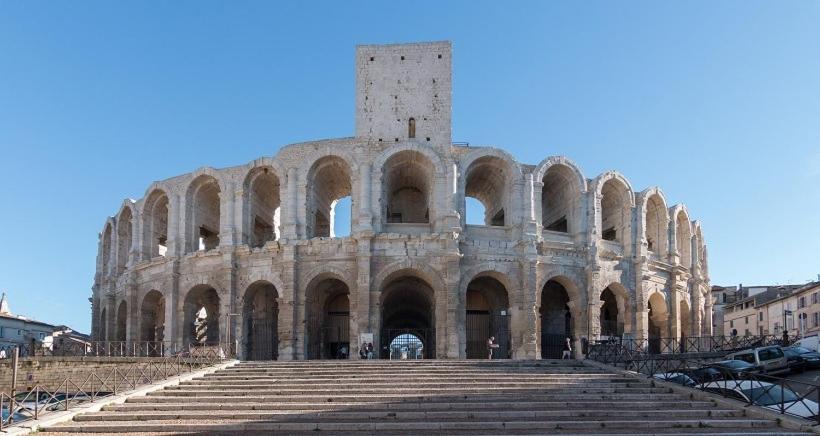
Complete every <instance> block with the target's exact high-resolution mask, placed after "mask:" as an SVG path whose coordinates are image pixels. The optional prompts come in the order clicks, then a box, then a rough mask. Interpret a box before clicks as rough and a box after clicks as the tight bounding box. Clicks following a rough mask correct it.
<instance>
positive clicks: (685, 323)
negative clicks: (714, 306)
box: [680, 300, 695, 344]
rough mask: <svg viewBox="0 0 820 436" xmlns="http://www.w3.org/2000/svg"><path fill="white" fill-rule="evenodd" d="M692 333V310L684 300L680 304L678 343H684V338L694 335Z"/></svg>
mask: <svg viewBox="0 0 820 436" xmlns="http://www.w3.org/2000/svg"><path fill="white" fill-rule="evenodd" d="M694 334H695V333H693V332H692V310H691V309H690V308H689V303H687V302H686V300H681V302H680V342H681V344H685V343H686V338H687V337H689V336H690V335H694Z"/></svg>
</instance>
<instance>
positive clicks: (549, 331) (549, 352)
mask: <svg viewBox="0 0 820 436" xmlns="http://www.w3.org/2000/svg"><path fill="white" fill-rule="evenodd" d="M580 298H581V292H580V291H579V289H578V287H577V286H576V285H575V283H573V282H572V280H571V279H570V278H569V277H567V276H563V275H553V276H551V277H549V278H548V279H547V280H545V281H544V283H543V284H542V286H541V288H540V290H539V292H538V293H537V296H536V305H537V306H538V332H540V337H539V338H538V340H539V342H540V347H539V348H540V350H541V356H540V357H541V358H542V359H558V358H560V357H562V355H563V348H564V342H565V341H566V338H570V340H572V341H573V342H574V343H575V344H577V343H578V342H579V340H580V338H579V333H580V331H581V329H580V328H579V323H580V321H581V316H580V315H581V313H580V312H579V311H580V309H581V301H580ZM573 347H574V348H577V346H575V345H574V346H573Z"/></svg>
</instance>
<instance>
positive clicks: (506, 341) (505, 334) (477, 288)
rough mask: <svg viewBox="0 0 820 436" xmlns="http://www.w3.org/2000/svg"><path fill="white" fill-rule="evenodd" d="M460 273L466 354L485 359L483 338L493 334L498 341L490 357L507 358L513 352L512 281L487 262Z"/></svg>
mask: <svg viewBox="0 0 820 436" xmlns="http://www.w3.org/2000/svg"><path fill="white" fill-rule="evenodd" d="M475 270H478V272H475ZM462 277H463V278H462V280H461V286H460V300H462V301H463V302H464V304H463V307H464V309H463V310H464V315H465V317H464V326H465V337H464V340H465V342H464V344H465V346H466V350H465V352H466V354H465V355H466V357H467V358H468V359H486V358H487V347H486V341H487V338H488V337H490V336H493V337H495V340H496V343H497V344H498V345H499V348H498V349H496V350H495V351H494V353H493V358H496V359H499V358H500V359H506V358H510V357H511V356H512V352H513V344H512V336H511V330H510V326H511V314H510V308H511V307H512V301H511V300H512V299H511V295H510V292H511V289H514V288H512V281H511V280H510V279H509V277H508V276H507V274H505V273H502V272H500V271H496V270H493V269H488V266H487V265H477V266H476V267H474V268H473V269H472V271H471V272H470V273H468V274H465V275H463V276H462Z"/></svg>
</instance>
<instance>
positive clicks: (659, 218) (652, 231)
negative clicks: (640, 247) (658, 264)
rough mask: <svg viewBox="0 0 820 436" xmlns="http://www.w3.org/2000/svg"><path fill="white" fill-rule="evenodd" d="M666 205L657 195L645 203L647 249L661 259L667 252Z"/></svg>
mask: <svg viewBox="0 0 820 436" xmlns="http://www.w3.org/2000/svg"><path fill="white" fill-rule="evenodd" d="M667 223H668V220H667V218H666V205H665V204H664V202H663V199H662V198H661V196H660V195H658V194H653V195H651V196H650V197H649V200H647V202H646V230H645V233H646V234H645V235H644V237H645V238H646V244H647V249H648V250H649V251H650V252H651V253H654V254H656V255H658V256H661V257H662V258H665V255H666V252H667V247H666V246H667V242H668V239H669V236H668V235H669V232H668V227H667Z"/></svg>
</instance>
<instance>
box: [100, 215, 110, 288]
mask: <svg viewBox="0 0 820 436" xmlns="http://www.w3.org/2000/svg"><path fill="white" fill-rule="evenodd" d="M111 235H112V231H111V223H107V224H106V225H105V230H103V235H102V247H101V250H102V253H100V255H101V256H102V275H103V276H107V275H108V274H110V273H111V237H112V236H111Z"/></svg>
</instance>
